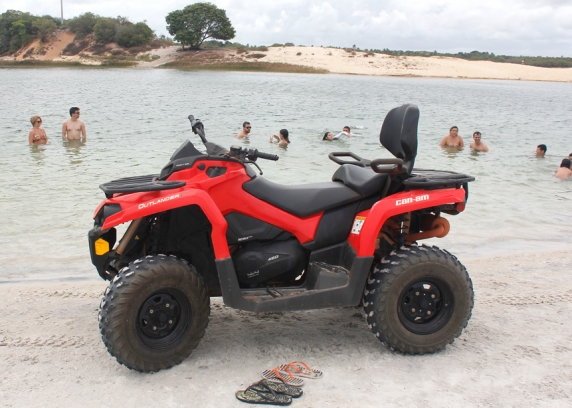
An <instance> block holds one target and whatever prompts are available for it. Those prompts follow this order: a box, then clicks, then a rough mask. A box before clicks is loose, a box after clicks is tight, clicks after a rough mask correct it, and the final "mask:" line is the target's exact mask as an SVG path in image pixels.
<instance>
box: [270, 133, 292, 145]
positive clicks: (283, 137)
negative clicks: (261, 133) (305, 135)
mask: <svg viewBox="0 0 572 408" xmlns="http://www.w3.org/2000/svg"><path fill="white" fill-rule="evenodd" d="M279 134H280V136H276V135H272V136H270V143H272V142H273V141H274V140H276V141H277V142H278V146H280V147H286V146H288V144H289V143H290V138H289V137H288V130H286V129H280V132H279Z"/></svg>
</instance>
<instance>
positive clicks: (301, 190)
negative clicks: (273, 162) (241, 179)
mask: <svg viewBox="0 0 572 408" xmlns="http://www.w3.org/2000/svg"><path fill="white" fill-rule="evenodd" d="M372 172H373V171H372ZM243 188H244V190H245V191H246V192H248V193H250V194H252V195H253V196H254V197H256V198H258V199H260V200H262V201H266V202H267V203H269V204H272V205H274V206H276V207H278V208H280V209H282V210H284V211H286V212H289V213H290V214H294V215H297V216H298V217H308V216H310V215H312V214H316V213H319V212H322V211H325V210H329V209H330V208H335V207H339V206H341V205H344V204H348V203H351V202H354V201H358V200H361V199H362V198H363V197H362V195H361V194H359V193H357V192H356V191H354V190H352V189H351V188H349V187H347V186H345V185H344V184H342V183H340V182H331V181H326V182H323V183H312V184H301V185H296V186H287V185H282V184H276V183H273V182H272V181H268V180H266V179H265V178H263V177H256V178H254V179H253V180H251V181H249V182H247V183H245V184H244V185H243Z"/></svg>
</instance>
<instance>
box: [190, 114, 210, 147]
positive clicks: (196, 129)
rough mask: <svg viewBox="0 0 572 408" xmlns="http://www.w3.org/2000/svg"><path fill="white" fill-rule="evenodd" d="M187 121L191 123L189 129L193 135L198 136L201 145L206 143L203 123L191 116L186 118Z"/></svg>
mask: <svg viewBox="0 0 572 408" xmlns="http://www.w3.org/2000/svg"><path fill="white" fill-rule="evenodd" d="M188 118H189V121H190V122H191V128H192V129H193V133H194V134H196V135H199V137H200V138H201V140H202V141H203V143H207V138H206V137H205V127H204V126H203V122H201V120H200V119H195V117H194V116H193V115H189V116H188Z"/></svg>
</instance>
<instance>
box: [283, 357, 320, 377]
mask: <svg viewBox="0 0 572 408" xmlns="http://www.w3.org/2000/svg"><path fill="white" fill-rule="evenodd" d="M279 368H281V369H282V370H286V371H288V372H289V373H290V374H291V375H292V376H293V377H303V378H312V379H318V378H322V376H323V375H324V373H322V372H321V371H320V370H314V369H313V368H310V366H308V364H306V363H304V362H303V361H294V362H293V363H290V364H286V365H283V366H280V367H279Z"/></svg>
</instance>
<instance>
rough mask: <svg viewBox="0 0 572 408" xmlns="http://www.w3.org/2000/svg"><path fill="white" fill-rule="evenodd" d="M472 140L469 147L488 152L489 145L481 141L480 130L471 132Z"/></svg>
mask: <svg viewBox="0 0 572 408" xmlns="http://www.w3.org/2000/svg"><path fill="white" fill-rule="evenodd" d="M473 140H474V142H473V143H471V144H470V145H469V147H470V148H471V149H473V150H476V151H477V152H488V151H489V147H488V146H487V145H486V144H484V143H483V142H481V132H475V133H473Z"/></svg>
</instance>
